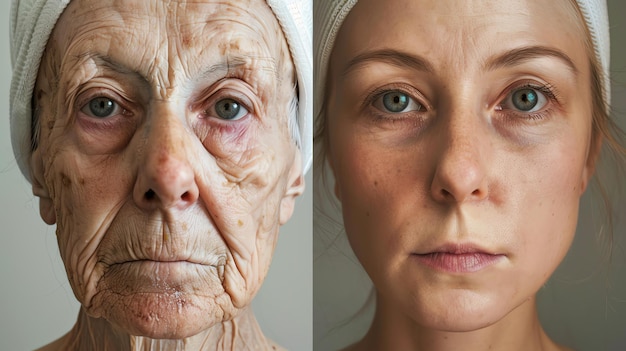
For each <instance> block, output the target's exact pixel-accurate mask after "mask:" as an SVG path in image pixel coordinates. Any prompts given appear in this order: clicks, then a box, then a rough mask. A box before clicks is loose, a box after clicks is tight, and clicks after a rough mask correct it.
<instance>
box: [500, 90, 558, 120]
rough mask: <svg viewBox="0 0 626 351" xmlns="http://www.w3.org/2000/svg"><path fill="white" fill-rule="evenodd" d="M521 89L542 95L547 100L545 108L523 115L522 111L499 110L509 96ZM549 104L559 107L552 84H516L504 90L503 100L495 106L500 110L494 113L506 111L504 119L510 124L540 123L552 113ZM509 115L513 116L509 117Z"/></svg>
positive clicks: (556, 94)
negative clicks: (516, 122)
mask: <svg viewBox="0 0 626 351" xmlns="http://www.w3.org/2000/svg"><path fill="white" fill-rule="evenodd" d="M522 89H532V90H535V91H538V92H540V93H541V94H543V95H544V96H545V98H546V100H547V101H546V106H545V107H543V108H542V109H541V110H539V111H536V112H530V113H524V112H522V111H515V110H504V109H502V108H501V106H502V104H503V103H504V102H505V101H506V100H507V99H508V98H509V96H511V94H513V93H515V92H516V91H519V90H522ZM551 104H557V105H560V99H559V94H558V91H557V90H556V88H555V87H554V86H553V85H552V84H550V83H546V84H534V83H522V84H517V85H514V86H512V87H510V88H507V89H506V94H505V95H504V97H503V98H501V99H500V100H499V102H498V104H497V105H496V107H500V109H496V113H502V112H503V111H507V113H506V115H507V116H505V117H506V118H507V119H508V120H509V121H512V122H515V121H520V120H521V121H530V122H533V121H540V120H543V119H545V118H547V117H548V116H549V115H550V113H552V108H551V106H550V105H551ZM511 114H513V115H512V116H511Z"/></svg>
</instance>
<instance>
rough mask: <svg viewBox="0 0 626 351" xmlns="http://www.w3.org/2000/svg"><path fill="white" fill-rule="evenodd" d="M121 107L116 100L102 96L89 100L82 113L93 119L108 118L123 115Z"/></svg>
mask: <svg viewBox="0 0 626 351" xmlns="http://www.w3.org/2000/svg"><path fill="white" fill-rule="evenodd" d="M120 110H121V107H120V106H119V105H118V103H116V102H115V101H114V100H112V99H109V98H108V97H104V96H100V97H96V98H93V99H91V100H89V102H88V103H87V104H86V105H85V106H83V108H82V109H81V111H82V112H83V113H84V114H86V115H88V116H91V117H95V118H107V117H111V116H115V115H117V114H119V113H121V111H120Z"/></svg>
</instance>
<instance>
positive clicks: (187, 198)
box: [180, 191, 191, 202]
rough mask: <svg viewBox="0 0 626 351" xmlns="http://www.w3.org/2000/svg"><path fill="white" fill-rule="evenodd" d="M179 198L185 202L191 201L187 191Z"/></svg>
mask: <svg viewBox="0 0 626 351" xmlns="http://www.w3.org/2000/svg"><path fill="white" fill-rule="evenodd" d="M180 198H181V199H182V200H183V201H185V202H189V201H190V200H191V194H189V192H188V191H185V193H184V194H182V195H181V196H180Z"/></svg>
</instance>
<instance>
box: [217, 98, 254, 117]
mask: <svg viewBox="0 0 626 351" xmlns="http://www.w3.org/2000/svg"><path fill="white" fill-rule="evenodd" d="M215 113H216V114H217V116H218V117H219V118H221V119H225V120H229V121H236V120H238V119H240V118H242V117H244V116H245V115H247V114H248V110H247V109H246V108H245V107H243V106H242V105H241V104H240V103H239V102H238V101H237V100H234V99H222V100H219V101H218V102H217V103H216V104H215Z"/></svg>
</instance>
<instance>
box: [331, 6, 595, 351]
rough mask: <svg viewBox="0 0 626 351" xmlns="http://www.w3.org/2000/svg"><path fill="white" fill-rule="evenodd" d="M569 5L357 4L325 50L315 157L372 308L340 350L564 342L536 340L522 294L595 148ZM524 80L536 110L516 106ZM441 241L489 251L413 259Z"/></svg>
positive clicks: (573, 210)
mask: <svg viewBox="0 0 626 351" xmlns="http://www.w3.org/2000/svg"><path fill="white" fill-rule="evenodd" d="M576 11H577V10H576V8H575V5H574V4H573V3H572V2H570V1H567V0H562V1H551V2H545V1H538V0H524V1H517V0H515V1H513V0H504V1H500V0H499V1H482V0H481V1H449V0H444V1H441V0H420V1H414V0H393V1H385V2H382V1H376V0H362V1H359V2H358V3H357V4H356V5H355V7H354V8H353V9H352V11H351V12H350V13H349V15H348V16H347V18H346V20H345V22H344V23H343V25H342V27H341V29H340V31H339V33H338V37H337V40H336V43H335V47H334V51H333V53H332V55H331V63H330V75H329V77H330V78H329V79H330V81H329V91H328V92H327V93H328V99H327V105H326V109H325V113H326V116H327V126H328V129H327V130H328V144H327V146H328V150H327V151H328V160H329V163H330V165H331V167H332V170H333V172H334V175H335V178H336V187H335V193H336V195H337V198H338V199H339V200H340V201H341V204H342V209H343V218H344V224H345V229H346V233H347V235H348V239H349V241H350V244H351V246H352V248H353V249H354V252H355V254H356V256H357V257H358V259H359V260H360V262H361V263H362V265H363V267H364V268H365V270H366V272H367V273H368V275H369V276H370V277H371V279H372V281H373V283H374V286H375V288H376V297H377V300H376V301H377V305H376V313H375V317H374V321H373V324H372V326H371V328H370V329H369V331H368V332H367V334H366V336H365V337H364V338H363V339H362V340H361V341H360V342H358V343H356V344H354V345H352V346H351V347H349V348H348V350H418V351H419V350H429V351H444V350H449V351H452V350H466V351H471V350H508V351H515V350H519V351H522V350H559V349H566V348H564V347H562V346H559V345H557V344H555V343H554V342H553V341H551V340H550V339H549V338H548V336H547V335H546V334H545V333H544V331H543V329H542V327H541V325H540V323H539V320H538V317H537V312H536V307H535V294H536V293H537V291H538V290H539V288H540V287H541V286H542V285H543V284H544V283H545V282H546V280H547V279H548V277H549V276H550V275H551V274H552V273H553V272H554V270H555V269H556V267H557V266H558V264H559V263H560V262H561V260H562V259H563V257H564V256H565V254H566V252H567V250H568V249H569V247H570V244H571V242H572V239H573V236H574V233H575V228H576V222H577V215H578V206H579V199H580V196H581V195H582V194H583V192H584V191H585V189H586V187H587V184H588V182H589V179H590V177H591V176H592V174H593V171H594V164H595V161H596V158H597V156H598V151H599V146H600V143H599V142H594V143H592V101H591V90H590V89H591V88H590V84H589V82H590V65H589V57H588V55H587V50H586V47H585V45H584V41H583V39H582V38H585V35H586V34H585V32H584V27H582V20H581V19H579V18H578V14H577V12H576ZM392 19H393V20H392ZM528 89H530V90H531V92H532V93H531V95H532V94H534V99H536V105H535V106H534V107H533V108H532V109H527V110H526V109H521V108H519V106H522V105H523V103H524V102H528V99H533V97H532V96H531V97H529V95H528ZM524 90H526V92H524ZM515 101H517V105H516V104H515ZM520 102H521V103H520ZM396 107H397V108H396ZM599 139H600V138H595V139H593V140H599ZM446 244H462V245H473V246H477V247H480V248H481V249H482V250H484V251H486V252H488V253H491V254H499V255H502V257H501V259H499V260H497V262H495V263H494V264H491V265H488V266H487V267H485V268H483V269H481V270H479V271H477V272H471V273H467V272H465V273H463V272H450V271H445V270H442V269H436V268H433V267H431V266H428V265H425V264H423V262H421V261H420V260H418V259H416V257H417V256H416V255H418V254H424V253H430V252H435V251H436V250H437V249H438V248H440V247H442V246H443V245H446Z"/></svg>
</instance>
